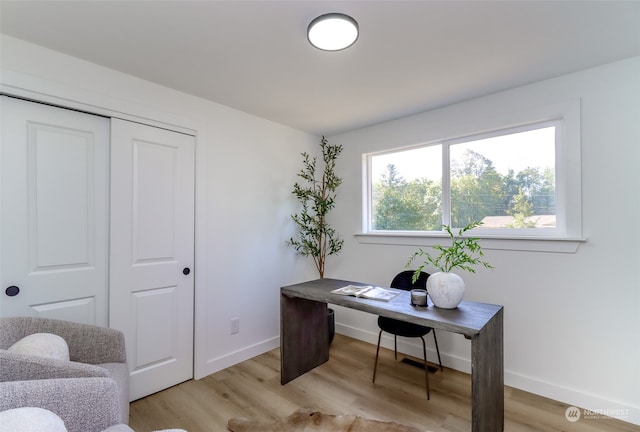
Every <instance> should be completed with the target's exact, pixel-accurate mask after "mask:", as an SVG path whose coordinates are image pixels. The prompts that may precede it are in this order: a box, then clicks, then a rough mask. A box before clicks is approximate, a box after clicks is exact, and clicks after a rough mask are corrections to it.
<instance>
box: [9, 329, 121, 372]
mask: <svg viewBox="0 0 640 432" xmlns="http://www.w3.org/2000/svg"><path fill="white" fill-rule="evenodd" d="M33 333H53V334H57V335H58V336H60V337H62V338H64V340H65V341H66V342H67V345H68V346H69V356H70V358H71V360H72V361H75V362H80V363H89V364H100V363H126V361H127V356H126V348H125V343H124V335H123V334H122V332H120V331H118V330H114V329H110V328H106V327H99V326H94V325H89V324H82V323H75V322H70V321H61V320H55V319H50V318H37V317H8V318H2V319H0V348H2V349H7V348H9V346H11V345H12V344H14V343H15V342H17V341H18V340H20V339H22V338H23V337H25V336H27V335H30V334H33Z"/></svg>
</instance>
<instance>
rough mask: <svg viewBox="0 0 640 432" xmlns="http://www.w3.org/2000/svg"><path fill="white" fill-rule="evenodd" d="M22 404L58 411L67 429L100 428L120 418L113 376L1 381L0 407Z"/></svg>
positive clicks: (80, 431) (97, 431) (86, 430)
mask: <svg viewBox="0 0 640 432" xmlns="http://www.w3.org/2000/svg"><path fill="white" fill-rule="evenodd" d="M20 407H38V408H44V409H47V410H49V411H52V412H54V413H56V414H57V415H58V416H59V417H60V418H62V420H63V421H64V424H65V427H66V428H67V430H68V432H100V431H103V430H104V429H107V428H108V427H110V426H113V425H116V424H118V423H119V422H120V410H119V405H118V389H117V386H116V383H115V381H113V380H112V379H110V378H64V379H52V380H32V381H10V382H3V383H0V411H4V410H8V409H12V408H20Z"/></svg>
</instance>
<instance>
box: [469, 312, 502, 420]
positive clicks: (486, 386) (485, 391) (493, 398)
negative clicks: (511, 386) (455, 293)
mask: <svg viewBox="0 0 640 432" xmlns="http://www.w3.org/2000/svg"><path fill="white" fill-rule="evenodd" d="M471 403H472V408H471V422H472V423H471V424H472V431H473V432H502V431H504V347H503V324H502V309H501V310H500V311H499V312H498V313H497V314H496V315H495V316H494V317H493V318H492V319H491V321H489V322H488V323H487V325H486V326H485V327H484V328H483V329H482V330H481V331H480V333H479V334H477V335H475V336H474V337H473V338H472V340H471Z"/></svg>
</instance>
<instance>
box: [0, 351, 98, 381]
mask: <svg viewBox="0 0 640 432" xmlns="http://www.w3.org/2000/svg"><path fill="white" fill-rule="evenodd" d="M89 377H103V378H108V377H109V371H108V370H107V369H105V368H103V367H100V366H94V365H91V364H84V363H77V362H70V361H63V360H56V359H52V358H47V357H40V356H35V355H30V354H20V353H14V352H10V351H5V350H0V382H4V381H30V380H39V379H53V378H89Z"/></svg>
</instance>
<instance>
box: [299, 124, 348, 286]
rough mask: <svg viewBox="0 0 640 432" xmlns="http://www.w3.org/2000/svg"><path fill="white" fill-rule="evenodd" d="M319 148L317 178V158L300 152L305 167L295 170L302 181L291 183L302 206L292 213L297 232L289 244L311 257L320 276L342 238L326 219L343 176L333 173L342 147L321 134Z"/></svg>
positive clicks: (340, 245) (340, 247)
mask: <svg viewBox="0 0 640 432" xmlns="http://www.w3.org/2000/svg"><path fill="white" fill-rule="evenodd" d="M320 148H321V150H322V161H323V163H324V168H323V169H322V176H321V177H320V178H316V173H317V172H318V167H317V158H316V157H311V156H309V154H308V153H306V152H304V153H302V158H303V165H304V166H303V168H302V169H301V170H300V172H298V177H300V179H301V180H302V181H301V182H300V183H298V182H296V183H295V184H294V185H293V192H292V193H293V194H294V195H295V196H296V198H297V199H298V201H299V202H300V205H301V209H300V211H299V212H298V213H296V214H293V215H291V218H292V219H293V221H294V222H295V224H296V226H297V231H298V233H297V236H296V237H295V238H294V237H291V239H289V244H291V245H292V246H293V247H294V248H295V249H296V251H297V252H298V253H299V254H300V255H304V256H310V257H312V258H313V261H314V263H315V265H316V269H317V270H318V275H319V277H320V278H321V279H322V278H323V277H324V270H325V264H326V258H327V256H328V255H336V254H338V253H339V252H340V250H341V249H342V245H343V243H344V240H342V239H341V238H340V236H339V235H338V233H337V232H336V230H335V229H334V228H333V227H331V225H330V224H329V222H328V220H327V216H328V214H329V212H330V211H331V210H332V209H333V208H334V206H335V200H336V189H337V188H338V186H340V184H341V183H342V179H341V178H340V177H338V176H337V175H336V173H335V167H336V160H337V159H338V156H339V155H340V153H341V152H342V146H341V145H330V144H329V143H328V142H327V140H326V138H325V137H324V136H323V137H322V140H321V141H320Z"/></svg>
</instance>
